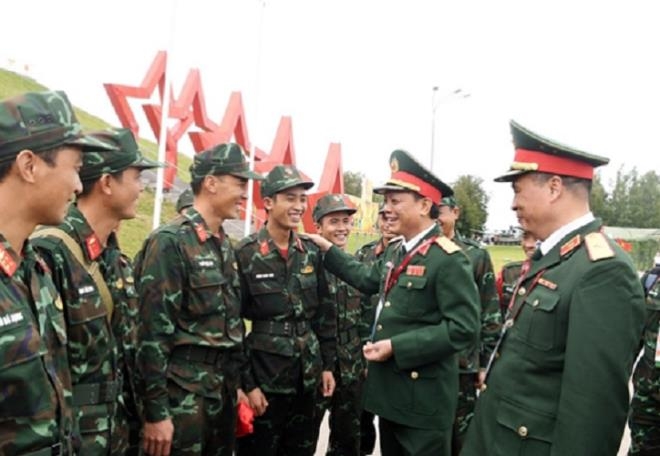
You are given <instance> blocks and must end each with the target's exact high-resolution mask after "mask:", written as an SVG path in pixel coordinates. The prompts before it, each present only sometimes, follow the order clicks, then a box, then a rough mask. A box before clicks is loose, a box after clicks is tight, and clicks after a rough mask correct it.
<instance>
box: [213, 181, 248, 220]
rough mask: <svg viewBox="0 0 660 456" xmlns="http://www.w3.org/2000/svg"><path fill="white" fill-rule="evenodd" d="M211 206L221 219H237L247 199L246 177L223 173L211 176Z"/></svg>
mask: <svg viewBox="0 0 660 456" xmlns="http://www.w3.org/2000/svg"><path fill="white" fill-rule="evenodd" d="M213 178H214V179H215V181H214V182H213V199H212V201H213V203H212V204H213V208H214V212H215V214H216V215H217V216H218V217H220V218H221V219H222V220H229V219H237V218H239V217H240V214H241V211H242V210H243V204H244V203H245V201H247V190H248V189H247V182H248V181H247V179H243V178H240V177H236V176H232V175H230V174H224V175H221V176H213Z"/></svg>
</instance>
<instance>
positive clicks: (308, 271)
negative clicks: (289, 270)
mask: <svg viewBox="0 0 660 456" xmlns="http://www.w3.org/2000/svg"><path fill="white" fill-rule="evenodd" d="M312 272H314V266H312V265H311V264H308V265H307V266H305V267H304V268H302V269H301V270H300V273H301V274H311V273H312Z"/></svg>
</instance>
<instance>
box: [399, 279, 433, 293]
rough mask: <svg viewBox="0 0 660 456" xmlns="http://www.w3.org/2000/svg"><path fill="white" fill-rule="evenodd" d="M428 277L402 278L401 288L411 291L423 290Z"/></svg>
mask: <svg viewBox="0 0 660 456" xmlns="http://www.w3.org/2000/svg"><path fill="white" fill-rule="evenodd" d="M426 281H427V279H426V277H413V276H402V277H401V278H400V279H399V282H398V284H399V286H400V287H403V288H408V289H409V290H421V289H423V288H424V287H425V286H426Z"/></svg>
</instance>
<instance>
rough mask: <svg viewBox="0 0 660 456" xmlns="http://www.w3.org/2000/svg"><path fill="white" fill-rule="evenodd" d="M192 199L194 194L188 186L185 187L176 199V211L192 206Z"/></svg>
mask: <svg viewBox="0 0 660 456" xmlns="http://www.w3.org/2000/svg"><path fill="white" fill-rule="evenodd" d="M194 199H195V196H194V195H193V192H192V190H191V189H190V188H187V189H185V190H184V191H182V192H181V194H180V195H179V197H178V198H177V200H176V211H177V212H181V210H182V209H185V208H187V207H190V206H192V205H193V202H194Z"/></svg>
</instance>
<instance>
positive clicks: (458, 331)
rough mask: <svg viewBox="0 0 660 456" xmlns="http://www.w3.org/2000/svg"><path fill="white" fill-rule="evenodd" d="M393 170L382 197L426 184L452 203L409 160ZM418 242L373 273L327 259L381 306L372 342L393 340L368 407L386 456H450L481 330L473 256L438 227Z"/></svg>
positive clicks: (373, 380)
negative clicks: (468, 354) (462, 363)
mask: <svg viewBox="0 0 660 456" xmlns="http://www.w3.org/2000/svg"><path fill="white" fill-rule="evenodd" d="M390 165H391V167H392V169H393V173H392V177H391V179H390V180H389V181H388V183H387V184H386V185H385V186H384V187H382V188H381V189H377V190H378V191H381V192H383V191H404V190H407V189H409V188H411V187H409V186H412V185H414V186H417V189H418V190H420V191H425V190H424V189H422V188H420V186H419V182H420V180H421V181H424V182H428V183H430V184H431V185H432V186H433V187H434V189H438V191H437V193H438V194H439V195H438V197H437V198H433V197H429V198H430V199H431V200H432V201H433V202H434V203H435V204H438V203H439V202H440V198H441V197H442V194H445V195H451V189H450V188H449V187H447V186H446V185H445V184H443V183H442V182H440V181H439V180H438V179H437V178H435V177H434V176H433V175H431V174H430V173H428V172H427V171H426V170H424V169H423V168H422V167H421V165H419V164H417V163H416V162H414V161H413V160H412V158H411V157H410V156H409V155H408V154H407V153H406V152H403V151H395V152H394V153H393V154H392V156H391V158H390ZM411 176H413V178H411ZM440 192H442V193H440ZM429 193H430V192H429ZM429 222H432V220H429ZM418 235H423V236H422V238H421V239H420V240H419V242H418V243H417V244H416V246H414V250H411V251H409V252H407V253H405V260H404V252H403V245H402V244H399V243H396V244H394V245H389V246H388V247H387V249H386V250H385V252H384V253H383V255H382V256H381V257H380V258H379V259H378V260H376V261H375V262H374V263H373V264H372V265H365V264H362V263H360V262H358V261H356V260H354V259H353V258H351V257H350V256H349V255H347V254H345V253H343V252H341V251H340V250H339V249H337V248H335V247H331V248H330V250H328V252H327V253H326V256H325V265H326V267H327V268H328V269H329V270H330V271H331V272H332V273H334V274H336V275H337V276H338V277H340V278H341V279H342V280H345V281H346V282H348V283H349V284H351V285H353V286H355V287H356V288H358V289H360V290H361V291H362V292H364V293H368V294H375V293H378V294H379V295H380V298H381V299H380V303H381V305H379V308H380V309H381V310H380V312H379V313H378V315H377V318H376V321H375V324H374V327H373V336H372V339H373V341H374V342H376V341H380V340H386V339H390V340H391V343H392V350H393V356H391V357H390V358H388V359H387V360H385V361H382V362H369V363H368V374H367V379H366V383H365V386H364V407H365V409H366V410H368V411H370V412H372V413H374V414H376V415H378V416H379V420H380V421H379V423H380V431H381V432H380V439H381V451H382V454H383V455H384V456H389V455H394V454H416V455H431V454H433V455H448V454H449V453H450V444H451V428H452V423H453V421H454V412H455V410H456V399H457V397H458V360H457V353H458V352H460V351H461V350H464V349H466V348H468V347H469V346H471V345H473V344H474V341H475V339H476V334H477V328H478V326H479V324H478V312H479V310H478V308H479V304H478V294H477V289H476V286H475V284H474V280H473V278H472V270H471V266H470V261H469V259H468V258H467V256H466V255H465V254H464V253H463V252H462V251H461V249H460V247H458V246H457V245H456V244H454V243H453V242H452V241H450V240H449V239H448V238H446V237H444V236H442V235H441V233H440V229H439V227H438V226H437V225H436V224H435V223H431V224H430V228H429V229H427V231H426V232H424V231H422V233H419V234H418ZM404 261H405V262H407V264H405V263H404Z"/></svg>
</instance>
